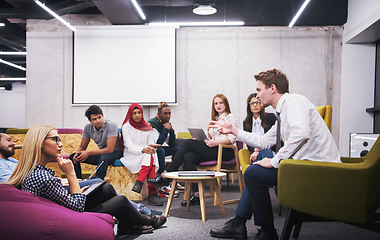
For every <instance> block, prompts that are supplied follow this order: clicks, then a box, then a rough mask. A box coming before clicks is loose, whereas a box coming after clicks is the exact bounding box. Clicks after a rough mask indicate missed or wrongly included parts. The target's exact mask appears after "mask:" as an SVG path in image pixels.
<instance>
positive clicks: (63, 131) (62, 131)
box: [57, 128, 83, 134]
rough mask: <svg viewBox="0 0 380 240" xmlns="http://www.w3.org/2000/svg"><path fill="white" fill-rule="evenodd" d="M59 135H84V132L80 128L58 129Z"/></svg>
mask: <svg viewBox="0 0 380 240" xmlns="http://www.w3.org/2000/svg"><path fill="white" fill-rule="evenodd" d="M57 130H58V133H59V134H75V133H79V134H82V133H83V130H82V129H78V128H57Z"/></svg>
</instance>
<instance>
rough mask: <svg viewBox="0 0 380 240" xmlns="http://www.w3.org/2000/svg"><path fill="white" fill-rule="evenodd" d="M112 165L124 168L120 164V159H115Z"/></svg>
mask: <svg viewBox="0 0 380 240" xmlns="http://www.w3.org/2000/svg"><path fill="white" fill-rule="evenodd" d="M112 165H113V166H115V167H124V165H123V164H122V163H121V161H120V159H116V160H115V162H114V163H113V164H112Z"/></svg>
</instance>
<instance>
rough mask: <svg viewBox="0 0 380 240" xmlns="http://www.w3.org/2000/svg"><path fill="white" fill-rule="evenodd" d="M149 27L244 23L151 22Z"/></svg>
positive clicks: (239, 23) (238, 24) (239, 24)
mask: <svg viewBox="0 0 380 240" xmlns="http://www.w3.org/2000/svg"><path fill="white" fill-rule="evenodd" d="M148 25H149V26H241V25H244V22H151V23H148Z"/></svg>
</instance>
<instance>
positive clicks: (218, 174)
mask: <svg viewBox="0 0 380 240" xmlns="http://www.w3.org/2000/svg"><path fill="white" fill-rule="evenodd" d="M164 176H165V177H166V178H171V179H173V181H172V186H171V190H170V195H169V198H168V203H167V205H166V211H165V216H166V217H167V216H168V214H169V210H170V207H171V205H172V202H173V196H174V192H175V190H176V188H177V182H184V183H185V197H186V199H185V200H187V210H188V211H189V210H190V203H189V202H190V201H189V199H190V189H191V187H190V184H189V183H198V188H199V199H200V205H201V215H202V221H203V222H205V221H206V213H205V195H204V183H205V182H209V183H210V186H212V188H213V189H214V192H215V197H216V201H217V203H218V205H219V208H220V211H221V212H222V214H225V211H224V205H223V201H222V196H221V194H220V187H219V184H218V181H217V179H218V178H222V177H225V176H226V173H221V172H215V176H213V177H210V176H196V177H195V176H192V177H183V176H181V177H179V176H178V172H169V173H165V175H164Z"/></svg>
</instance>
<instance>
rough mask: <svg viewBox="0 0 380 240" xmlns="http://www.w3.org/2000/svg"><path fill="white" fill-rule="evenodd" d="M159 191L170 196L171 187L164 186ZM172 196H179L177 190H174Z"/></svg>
mask: <svg viewBox="0 0 380 240" xmlns="http://www.w3.org/2000/svg"><path fill="white" fill-rule="evenodd" d="M160 190H161V191H163V192H165V193H168V194H170V191H171V187H170V186H164V187H161V188H160ZM174 194H179V192H178V190H175V192H174Z"/></svg>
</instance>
